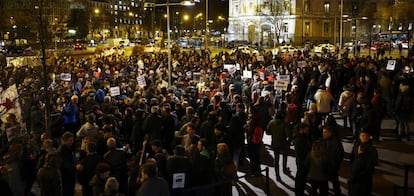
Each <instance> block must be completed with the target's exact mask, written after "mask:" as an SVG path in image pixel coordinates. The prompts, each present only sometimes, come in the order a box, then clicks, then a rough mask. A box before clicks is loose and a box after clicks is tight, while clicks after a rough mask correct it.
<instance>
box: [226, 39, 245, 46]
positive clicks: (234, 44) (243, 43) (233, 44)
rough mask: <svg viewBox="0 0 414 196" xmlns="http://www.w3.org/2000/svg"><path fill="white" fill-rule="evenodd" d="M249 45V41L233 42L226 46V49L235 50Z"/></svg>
mask: <svg viewBox="0 0 414 196" xmlns="http://www.w3.org/2000/svg"><path fill="white" fill-rule="evenodd" d="M247 44H249V41H247V40H233V41H230V42H228V43H227V44H226V48H235V47H239V46H243V45H247Z"/></svg>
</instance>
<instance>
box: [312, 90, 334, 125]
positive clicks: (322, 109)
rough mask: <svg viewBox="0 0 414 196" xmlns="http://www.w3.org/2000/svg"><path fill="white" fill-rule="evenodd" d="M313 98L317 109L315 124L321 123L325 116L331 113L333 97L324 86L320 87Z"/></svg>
mask: <svg viewBox="0 0 414 196" xmlns="http://www.w3.org/2000/svg"><path fill="white" fill-rule="evenodd" d="M313 98H314V99H315V103H316V108H317V122H321V121H322V120H323V119H324V117H325V116H326V115H327V114H329V113H330V112H332V104H333V103H334V97H333V96H332V94H331V93H330V92H329V91H327V90H326V87H325V86H324V85H321V86H319V89H318V90H317V91H316V93H315V95H314V97H313Z"/></svg>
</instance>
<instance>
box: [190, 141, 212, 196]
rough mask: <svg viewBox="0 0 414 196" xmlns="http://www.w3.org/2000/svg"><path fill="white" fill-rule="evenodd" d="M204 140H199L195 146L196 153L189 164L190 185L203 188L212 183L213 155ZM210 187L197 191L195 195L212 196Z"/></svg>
mask: <svg viewBox="0 0 414 196" xmlns="http://www.w3.org/2000/svg"><path fill="white" fill-rule="evenodd" d="M207 142H208V141H207V140H206V139H204V138H202V139H200V140H199V141H198V144H197V150H198V153H197V155H196V156H195V157H194V159H193V160H192V163H191V166H192V167H191V169H192V182H193V183H192V185H193V186H203V185H208V184H212V183H213V182H214V177H215V176H214V159H215V156H214V153H213V152H212V151H211V150H209V149H211V148H210V147H209V145H208V143H207ZM213 192H214V191H213V190H212V189H211V187H206V188H203V189H199V190H197V195H200V196H201V195H205V196H207V195H212V194H213Z"/></svg>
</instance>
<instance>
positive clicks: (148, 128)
mask: <svg viewBox="0 0 414 196" xmlns="http://www.w3.org/2000/svg"><path fill="white" fill-rule="evenodd" d="M158 109H159V108H158V106H152V107H151V114H149V115H148V116H147V118H146V119H145V121H144V125H143V130H144V132H145V133H146V134H148V141H152V140H156V139H157V140H160V141H163V140H162V139H163V133H162V118H161V116H159V115H158Z"/></svg>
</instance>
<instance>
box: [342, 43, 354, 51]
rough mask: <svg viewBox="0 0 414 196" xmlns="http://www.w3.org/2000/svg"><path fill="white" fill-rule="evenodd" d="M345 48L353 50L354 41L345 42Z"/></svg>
mask: <svg viewBox="0 0 414 196" xmlns="http://www.w3.org/2000/svg"><path fill="white" fill-rule="evenodd" d="M343 48H344V49H349V50H353V49H354V42H345V43H344V46H343Z"/></svg>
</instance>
